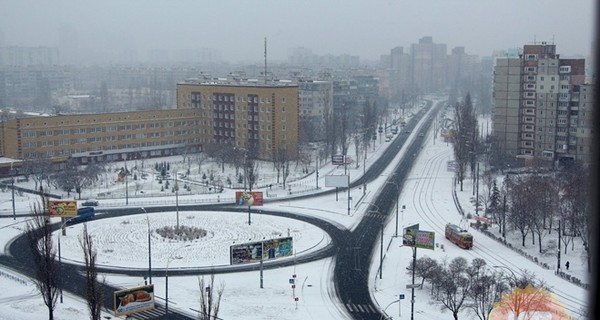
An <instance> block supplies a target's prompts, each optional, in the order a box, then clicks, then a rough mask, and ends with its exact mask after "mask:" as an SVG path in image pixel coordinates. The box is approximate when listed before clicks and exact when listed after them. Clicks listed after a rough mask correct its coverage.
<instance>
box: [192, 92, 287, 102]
mask: <svg viewBox="0 0 600 320" xmlns="http://www.w3.org/2000/svg"><path fill="white" fill-rule="evenodd" d="M187 98H188V99H191V100H192V101H201V100H204V101H223V102H246V101H247V102H254V103H259V102H260V103H271V102H272V101H273V100H271V98H264V97H240V96H234V95H220V94H213V96H212V97H210V96H208V95H203V94H201V93H192V94H191V95H190V94H188V95H187ZM273 102H274V101H273ZM281 102H282V103H286V98H285V97H282V98H281Z"/></svg>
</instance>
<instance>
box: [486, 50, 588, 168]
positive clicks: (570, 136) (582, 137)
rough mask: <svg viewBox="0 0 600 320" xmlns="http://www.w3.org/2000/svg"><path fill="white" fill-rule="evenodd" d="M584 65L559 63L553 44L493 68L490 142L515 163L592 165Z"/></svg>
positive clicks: (570, 61) (568, 61) (580, 62)
mask: <svg viewBox="0 0 600 320" xmlns="http://www.w3.org/2000/svg"><path fill="white" fill-rule="evenodd" d="M592 91H593V85H591V84H586V83H585V60H584V59H564V58H560V56H559V55H558V54H557V53H556V45H554V44H547V43H541V44H533V45H525V46H524V47H523V52H522V53H521V54H520V55H519V56H518V57H508V58H498V59H497V60H496V65H495V68H494V115H493V129H494V136H495V137H496V139H497V142H498V146H497V147H498V148H500V150H501V151H502V152H503V153H505V154H507V155H509V156H514V157H518V158H519V157H520V158H527V157H534V158H538V159H544V160H548V161H558V162H562V161H567V160H574V159H579V160H584V161H589V160H591V152H592V150H591V141H590V140H591V137H590V136H591V133H592V131H591V130H592V129H591V122H592V112H591V111H592V110H591V106H592V104H591V99H592V93H591V92H592Z"/></svg>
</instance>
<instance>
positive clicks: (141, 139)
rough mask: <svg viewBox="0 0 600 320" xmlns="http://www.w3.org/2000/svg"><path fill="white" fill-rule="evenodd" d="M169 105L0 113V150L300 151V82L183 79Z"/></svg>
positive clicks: (135, 154) (99, 155)
mask: <svg viewBox="0 0 600 320" xmlns="http://www.w3.org/2000/svg"><path fill="white" fill-rule="evenodd" d="M177 96H178V102H177V105H178V108H177V109H169V110H152V111H134V112H115V113H100V114H77V115H55V116H26V115H22V116H17V117H15V118H8V117H6V118H3V120H2V121H0V157H5V158H9V159H15V160H28V159H48V160H49V161H54V162H58V163H60V162H64V161H66V160H68V159H76V160H78V162H79V163H81V164H85V163H89V162H91V161H94V162H105V161H117V160H125V159H142V158H147V157H158V156H169V155H176V154H181V153H183V152H185V153H193V152H198V151H201V150H204V148H205V147H206V146H207V145H208V144H217V145H219V144H228V145H230V146H235V147H240V148H246V149H249V148H258V149H257V151H258V152H257V153H256V156H257V157H258V158H259V159H261V160H271V159H273V158H272V156H273V152H274V151H278V150H280V149H284V150H285V151H286V152H287V155H288V159H296V158H297V156H298V86H297V85H294V84H290V83H287V84H280V85H256V84H246V85H234V84H189V83H185V84H180V85H178V86H177Z"/></svg>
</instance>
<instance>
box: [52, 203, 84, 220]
mask: <svg viewBox="0 0 600 320" xmlns="http://www.w3.org/2000/svg"><path fill="white" fill-rule="evenodd" d="M48 214H49V215H50V217H61V218H67V217H68V218H70V217H76V216H77V201H75V200H48Z"/></svg>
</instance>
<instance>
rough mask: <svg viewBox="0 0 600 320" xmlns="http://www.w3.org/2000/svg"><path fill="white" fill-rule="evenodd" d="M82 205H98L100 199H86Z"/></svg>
mask: <svg viewBox="0 0 600 320" xmlns="http://www.w3.org/2000/svg"><path fill="white" fill-rule="evenodd" d="M81 205H82V206H84V207H97V206H98V201H97V200H94V199H89V200H85V201H84V202H82V203H81Z"/></svg>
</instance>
